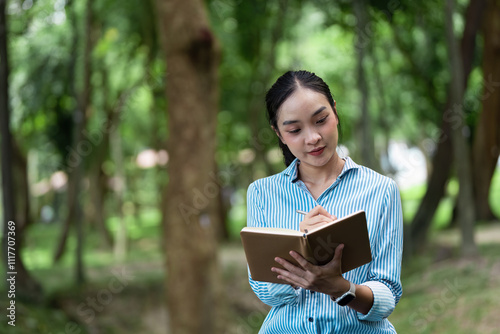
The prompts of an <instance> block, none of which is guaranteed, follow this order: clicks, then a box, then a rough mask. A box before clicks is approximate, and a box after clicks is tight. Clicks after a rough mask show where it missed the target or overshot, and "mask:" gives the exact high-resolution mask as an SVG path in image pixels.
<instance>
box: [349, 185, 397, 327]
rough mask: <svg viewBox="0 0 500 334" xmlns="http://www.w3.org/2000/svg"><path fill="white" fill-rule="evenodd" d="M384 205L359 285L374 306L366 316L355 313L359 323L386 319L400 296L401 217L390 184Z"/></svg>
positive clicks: (394, 188) (395, 194)
mask: <svg viewBox="0 0 500 334" xmlns="http://www.w3.org/2000/svg"><path fill="white" fill-rule="evenodd" d="M383 203H384V208H383V210H382V215H381V217H380V220H379V222H378V226H379V229H378V233H377V235H376V242H375V247H374V251H373V252H372V263H371V266H370V271H369V278H368V281H366V282H364V283H363V284H362V285H366V286H368V287H369V288H370V289H371V290H372V292H373V305H372V308H371V309H370V311H369V312H368V313H367V314H366V315H364V314H362V313H359V312H358V319H359V320H364V321H381V320H383V319H385V318H387V317H388V316H389V315H390V314H391V313H392V311H393V310H394V308H395V307H396V304H397V303H398V302H399V299H400V298H401V295H402V293H403V289H402V286H401V260H402V256H403V213H402V208H401V197H400V195H399V190H398V188H397V186H396V183H395V182H394V181H393V180H391V181H390V183H389V186H388V188H387V190H386V192H385V195H384V200H383Z"/></svg>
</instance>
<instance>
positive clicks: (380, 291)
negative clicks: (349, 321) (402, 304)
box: [358, 281, 396, 321]
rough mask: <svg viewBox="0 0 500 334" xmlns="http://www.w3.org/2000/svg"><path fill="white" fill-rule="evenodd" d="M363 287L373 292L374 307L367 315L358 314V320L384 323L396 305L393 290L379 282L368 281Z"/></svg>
mask: <svg viewBox="0 0 500 334" xmlns="http://www.w3.org/2000/svg"><path fill="white" fill-rule="evenodd" d="M361 285H365V286H367V287H369V288H370V289H371V290H372V292H373V305H372V308H371V309H370V311H369V312H368V313H367V314H363V313H359V312H358V319H359V320H363V321H382V320H383V319H385V318H387V317H388V316H389V315H390V314H391V313H392V311H393V310H394V308H395V307H396V303H395V301H394V295H393V294H392V292H391V290H390V289H389V288H388V287H387V285H385V284H384V283H381V282H377V281H368V282H365V283H363V284H361Z"/></svg>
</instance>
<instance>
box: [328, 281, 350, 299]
mask: <svg viewBox="0 0 500 334" xmlns="http://www.w3.org/2000/svg"><path fill="white" fill-rule="evenodd" d="M349 288H350V283H349V281H348V280H346V279H344V278H342V280H339V282H338V283H335V285H334V289H335V290H332V291H331V293H330V294H329V295H330V298H332V300H335V299H336V298H339V297H340V296H342V295H344V294H345V293H346V292H347V291H349Z"/></svg>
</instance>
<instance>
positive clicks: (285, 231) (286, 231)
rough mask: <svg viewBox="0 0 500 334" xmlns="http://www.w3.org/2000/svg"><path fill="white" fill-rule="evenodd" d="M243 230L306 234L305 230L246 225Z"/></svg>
mask: <svg viewBox="0 0 500 334" xmlns="http://www.w3.org/2000/svg"><path fill="white" fill-rule="evenodd" d="M242 231H245V232H253V233H267V234H280V235H304V233H303V232H300V231H296V230H290V229H287V228H277V227H248V226H247V227H244V228H243V229H242Z"/></svg>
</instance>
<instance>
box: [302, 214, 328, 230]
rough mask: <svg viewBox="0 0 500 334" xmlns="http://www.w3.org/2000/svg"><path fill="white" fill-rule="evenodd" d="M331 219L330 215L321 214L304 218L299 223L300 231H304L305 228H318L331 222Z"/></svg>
mask: <svg viewBox="0 0 500 334" xmlns="http://www.w3.org/2000/svg"><path fill="white" fill-rule="evenodd" d="M331 222H332V219H331V218H330V217H326V216H323V215H318V216H314V217H313V218H310V219H305V220H303V221H301V222H300V223H299V227H300V231H302V232H306V233H307V230H309V231H311V230H312V229H315V228H318V227H320V226H322V225H324V224H328V223H331Z"/></svg>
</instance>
